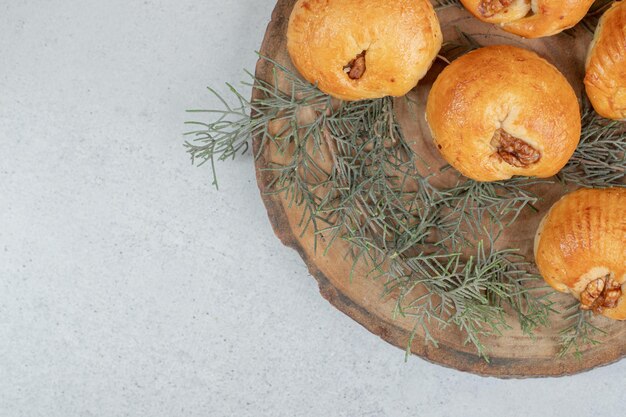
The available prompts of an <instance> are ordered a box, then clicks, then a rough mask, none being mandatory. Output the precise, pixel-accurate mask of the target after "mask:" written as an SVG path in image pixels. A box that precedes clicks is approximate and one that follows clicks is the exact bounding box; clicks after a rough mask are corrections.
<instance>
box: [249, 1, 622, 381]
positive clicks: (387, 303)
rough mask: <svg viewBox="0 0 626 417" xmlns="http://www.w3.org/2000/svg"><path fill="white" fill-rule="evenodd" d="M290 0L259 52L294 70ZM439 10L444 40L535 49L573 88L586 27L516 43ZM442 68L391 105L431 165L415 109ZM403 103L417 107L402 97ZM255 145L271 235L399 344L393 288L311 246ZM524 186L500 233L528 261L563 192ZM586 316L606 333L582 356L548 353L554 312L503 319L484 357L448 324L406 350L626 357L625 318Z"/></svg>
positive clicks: (349, 307)
mask: <svg viewBox="0 0 626 417" xmlns="http://www.w3.org/2000/svg"><path fill="white" fill-rule="evenodd" d="M295 2H296V0H278V3H277V5H276V8H275V10H274V13H273V15H272V21H271V22H270V24H269V26H268V28H267V32H266V34H265V39H264V41H263V45H262V47H261V50H260V52H261V55H262V56H266V57H268V58H271V59H273V60H274V61H277V62H279V63H281V64H282V65H285V66H286V67H287V68H290V69H292V70H294V71H295V69H293V66H292V64H291V61H290V58H289V55H288V53H287V49H286V32H287V25H288V21H289V16H290V13H291V10H292V8H293V5H294V4H295ZM438 14H439V19H440V22H441V25H442V29H443V32H444V42H446V41H453V40H455V39H457V38H458V33H459V32H458V30H461V31H463V32H465V33H467V34H469V35H471V36H472V37H473V38H474V39H475V40H476V41H477V42H478V43H479V44H480V45H483V46H486V45H493V44H511V45H517V46H521V47H525V48H527V49H531V50H534V51H536V52H537V53H539V54H540V55H541V56H543V57H545V58H546V59H548V60H549V61H551V62H552V63H553V64H554V65H556V66H557V67H558V68H559V69H560V70H561V72H563V73H564V74H565V76H566V77H567V78H568V80H569V81H570V83H571V84H572V85H573V86H574V87H575V89H576V90H577V94H579V96H580V95H581V94H582V89H583V87H582V86H583V84H582V80H583V77H584V57H585V53H586V50H587V47H588V44H589V42H590V41H591V34H589V33H588V32H586V31H585V30H584V29H574V30H573V31H572V32H571V33H562V34H560V35H557V36H553V37H549V38H545V39H538V40H525V39H522V38H519V37H516V36H514V35H511V34H508V33H506V32H504V31H502V30H500V29H499V28H497V27H495V26H493V25H489V24H484V23H482V22H479V21H478V20H476V19H474V18H473V17H472V16H471V15H470V14H469V13H467V12H466V11H465V10H462V9H459V8H456V7H449V8H446V9H443V10H441V11H440V12H439V13H438ZM443 67H444V64H443V62H441V61H439V62H436V63H435V64H434V65H433V67H432V69H431V71H430V72H429V73H428V75H427V76H426V78H424V80H422V81H421V82H420V84H419V85H418V86H417V87H416V88H415V89H414V90H413V91H412V92H411V93H409V95H410V96H411V97H410V98H411V99H412V100H404V99H398V100H396V103H395V111H396V116H397V117H398V120H399V122H400V124H401V126H402V130H403V133H404V135H405V137H406V138H407V140H409V141H411V142H413V143H414V144H415V147H416V149H417V152H418V153H419V154H420V156H421V157H422V158H424V159H426V160H428V162H430V165H431V166H433V167H435V169H436V167H438V166H441V165H443V164H444V162H443V161H442V160H441V158H440V156H439V154H438V153H437V151H436V150H434V149H433V148H432V146H431V137H430V134H429V132H428V128H427V126H426V122H425V120H424V116H423V114H424V107H425V102H426V97H427V95H428V91H429V89H430V86H431V85H432V83H433V82H434V80H435V79H436V77H437V75H438V73H439V72H440V71H441V70H442V69H443ZM256 76H257V77H259V78H261V79H264V80H266V81H271V80H272V79H273V76H274V74H273V73H272V65H271V64H270V63H268V62H267V61H265V60H263V59H261V60H260V61H259V63H258V65H257V69H256ZM258 97H260V92H259V91H257V90H255V91H254V92H253V99H254V98H258ZM410 102H413V103H416V104H409V103H410ZM410 106H413V108H410ZM260 143H261V141H260V138H258V137H257V138H254V147H255V154H259V155H260V157H259V158H258V159H257V160H256V172H257V180H258V184H259V188H260V190H261V194H262V197H263V201H264V203H265V206H266V208H267V211H268V215H269V218H270V220H271V222H272V225H273V227H274V231H275V233H276V235H277V236H278V237H279V238H280V239H281V241H282V242H283V243H284V244H285V245H287V246H289V247H291V248H293V249H295V250H297V251H298V253H299V254H300V256H301V257H302V259H303V260H304V261H305V262H306V264H307V266H308V268H309V271H310V272H311V274H312V275H313V276H314V277H315V279H316V280H317V281H318V283H319V287H320V291H321V294H322V295H323V296H324V297H325V298H326V299H327V300H328V301H330V303H331V304H332V305H334V306H335V307H336V308H338V309H339V310H341V311H342V312H344V313H345V314H347V315H348V316H350V317H351V318H352V319H354V320H356V321H357V322H358V323H360V324H361V325H363V326H364V327H365V328H367V329H368V330H369V331H371V332H372V333H374V334H376V335H378V336H380V337H381V338H382V339H384V340H385V341H387V342H389V343H391V344H393V345H396V346H398V347H400V348H402V349H405V348H406V346H407V343H408V340H409V336H410V334H411V331H412V329H413V324H412V322H411V320H410V319H407V318H399V317H392V312H393V309H394V305H395V300H394V299H393V296H392V295H390V296H387V297H386V298H382V296H381V295H382V294H383V283H382V282H380V281H375V280H372V279H367V278H359V275H362V276H365V270H364V269H363V270H362V274H358V273H357V274H356V275H355V276H356V278H354V279H353V280H352V281H350V279H349V274H350V270H351V268H352V261H351V260H349V259H345V258H344V254H345V253H346V250H347V246H346V245H347V243H345V242H343V241H335V242H334V243H333V246H332V248H331V250H330V251H329V252H328V253H327V254H324V253H323V252H324V251H323V250H318V251H315V250H314V245H313V242H314V239H313V233H312V232H310V231H307V232H305V233H304V234H303V233H302V229H301V228H300V226H299V222H300V219H301V217H302V214H303V213H302V209H301V208H300V207H296V206H294V205H291V206H289V204H288V203H287V202H286V201H285V200H284V199H283V198H282V197H281V196H278V195H276V194H270V193H268V192H269V191H270V190H269V185H270V182H271V180H272V174H271V173H269V172H268V171H267V170H264V168H267V167H268V166H269V164H270V162H280V160H279V157H278V156H277V155H276V153H275V152H273V151H272V149H271V148H270V147H267V148H266V149H259V147H260ZM533 191H535V192H536V193H537V194H538V195H541V196H542V200H541V201H540V203H539V205H538V208H539V213H531V212H530V210H528V213H526V214H524V215H523V216H522V217H521V218H520V219H519V220H518V221H517V222H516V223H515V224H514V225H513V227H512V228H511V230H507V231H506V235H505V236H504V239H503V240H502V243H501V245H504V246H508V247H512V248H518V249H520V250H521V251H522V253H523V254H524V255H526V256H527V259H532V239H533V236H534V232H535V230H536V228H537V225H538V223H539V221H540V219H541V217H542V216H543V215H544V214H545V212H546V210H547V209H548V208H549V207H550V206H551V205H552V204H553V203H554V202H555V201H556V200H557V199H558V198H560V197H561V196H562V195H563V193H564V192H565V190H564V188H563V186H561V185H557V186H545V185H544V186H541V188H537V189H535V190H533ZM357 272H358V267H357ZM556 301H557V304H558V305H557V307H563V306H566V305H571V303H572V301H573V299H572V298H570V297H569V296H566V295H562V296H561V295H558V296H557V297H556ZM511 320H513V318H512V319H511ZM594 320H595V321H596V324H597V325H598V326H600V327H602V328H603V329H605V330H606V331H607V334H606V335H601V336H600V337H601V339H602V341H603V343H602V344H600V345H597V346H594V347H591V348H588V350H587V351H585V352H584V356H583V358H582V359H581V360H579V359H577V358H575V357H574V356H572V355H569V356H567V357H565V358H563V359H558V358H557V353H558V351H559V347H560V346H559V342H560V341H559V332H560V330H561V329H562V328H563V323H558V322H557V320H556V319H555V320H553V321H554V323H553V326H552V327H551V328H548V329H542V330H539V331H538V332H537V334H536V338H535V339H531V338H529V337H527V336H525V335H523V334H522V332H521V330H519V326H517V325H516V323H514V322H513V321H512V322H511V324H512V327H513V330H511V331H508V332H506V333H505V334H504V335H503V336H500V337H493V338H490V339H489V340H486V341H485V343H486V344H487V345H488V346H489V347H490V362H486V361H485V360H484V359H482V358H480V357H479V356H478V355H477V354H476V352H475V350H474V348H473V347H472V346H471V345H465V344H464V343H463V341H464V336H463V335H462V334H461V333H460V332H459V331H458V330H457V329H455V328H453V327H450V328H448V329H446V330H445V331H442V330H438V329H437V328H434V329H432V333H433V336H434V337H435V339H437V340H438V341H439V347H435V346H433V345H430V344H426V343H425V342H424V335H423V334H421V333H418V334H417V336H416V337H415V339H414V340H413V342H412V344H411V351H412V352H413V353H414V354H416V355H418V356H421V357H422V358H424V359H426V360H428V361H431V362H434V363H438V364H441V365H443V366H447V367H451V368H455V369H458V370H461V371H466V372H472V373H475V374H479V375H485V376H496V377H501V378H526V377H543V376H562V375H569V374H575V373H579V372H583V371H586V370H589V369H592V368H594V367H597V366H601V365H606V364H609V363H612V362H615V361H617V360H619V359H621V358H622V357H624V356H625V355H626V324H624V323H619V322H612V321H610V320H608V319H605V318H603V317H597V318H595V319H594ZM399 360H400V359H399Z"/></svg>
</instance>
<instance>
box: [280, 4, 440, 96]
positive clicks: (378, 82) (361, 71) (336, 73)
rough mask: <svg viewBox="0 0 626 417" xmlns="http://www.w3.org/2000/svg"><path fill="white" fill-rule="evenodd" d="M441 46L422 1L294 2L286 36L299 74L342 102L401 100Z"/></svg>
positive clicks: (428, 6) (435, 21)
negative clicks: (381, 99) (399, 97)
mask: <svg viewBox="0 0 626 417" xmlns="http://www.w3.org/2000/svg"><path fill="white" fill-rule="evenodd" d="M441 40H442V34H441V28H440V26H439V20H438V19H437V15H436V14H435V11H434V9H433V7H432V5H431V4H430V1H428V0H368V1H362V0H334V1H329V0H299V1H298V2H297V3H296V5H295V6H294V8H293V11H292V13H291V18H290V20H289V29H288V31H287V49H288V50H289V55H290V56H291V60H292V61H293V64H294V65H295V66H296V68H297V69H298V71H300V74H302V76H303V77H304V78H305V79H307V80H308V81H309V82H311V83H317V85H318V87H319V89H320V90H322V91H323V92H325V93H327V94H330V95H331V96H333V97H336V98H340V99H343V100H362V99H368V98H380V97H385V96H403V95H405V94H406V93H408V92H409V91H410V90H411V89H412V88H413V87H415V85H417V82H418V81H419V80H420V79H421V78H422V77H423V76H424V75H425V74H426V72H427V71H428V69H429V68H430V66H431V65H432V63H433V61H434V59H435V58H436V56H437V53H438V52H439V49H440V48H441Z"/></svg>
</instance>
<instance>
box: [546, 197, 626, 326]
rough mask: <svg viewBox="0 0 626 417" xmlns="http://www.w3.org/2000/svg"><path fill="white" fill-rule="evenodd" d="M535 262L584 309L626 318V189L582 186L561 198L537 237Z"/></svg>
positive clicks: (611, 316) (559, 288)
mask: <svg viewBox="0 0 626 417" xmlns="http://www.w3.org/2000/svg"><path fill="white" fill-rule="evenodd" d="M535 261H536V262H537V266H538V267H539V271H540V272H541V275H542V276H543V278H544V279H545V280H546V282H547V283H548V284H550V285H551V286H552V287H553V288H554V289H556V290H558V291H561V292H569V293H571V294H573V295H574V296H575V297H576V298H578V299H579V300H580V304H581V308H582V309H584V310H593V311H594V312H596V313H598V314H602V315H604V316H606V317H609V318H612V319H616V320H626V300H625V298H626V297H625V295H626V294H625V293H624V291H625V290H626V189H625V188H609V189H604V190H594V189H582V190H579V191H576V192H574V193H572V194H569V195H566V196H565V197H563V198H562V199H561V200H560V201H559V202H557V203H556V204H555V205H554V206H553V207H552V208H551V209H550V211H549V213H548V214H547V216H546V217H545V218H544V220H543V221H542V223H541V225H540V226H539V230H538V231H537V236H536V238H535Z"/></svg>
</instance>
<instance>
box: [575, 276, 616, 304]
mask: <svg viewBox="0 0 626 417" xmlns="http://www.w3.org/2000/svg"><path fill="white" fill-rule="evenodd" d="M621 296H622V286H621V285H620V284H619V283H618V282H617V281H615V280H614V279H613V278H612V277H611V275H610V274H609V275H606V276H604V277H602V278H598V279H597V280H595V281H592V282H590V283H589V285H587V288H585V291H583V292H582V293H581V294H580V304H581V306H580V308H581V309H583V310H593V311H594V312H595V313H598V314H601V313H602V312H603V311H604V309H605V308H615V307H617V303H618V301H619V299H620V297H621Z"/></svg>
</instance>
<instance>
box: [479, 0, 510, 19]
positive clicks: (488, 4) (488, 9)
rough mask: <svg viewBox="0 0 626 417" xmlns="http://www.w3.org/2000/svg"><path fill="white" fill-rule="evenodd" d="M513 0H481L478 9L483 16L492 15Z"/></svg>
mask: <svg viewBox="0 0 626 417" xmlns="http://www.w3.org/2000/svg"><path fill="white" fill-rule="evenodd" d="M514 1H515V0H482V1H481V2H480V4H479V5H478V11H479V12H480V14H481V15H483V16H484V17H493V16H495V15H497V14H498V13H500V12H501V11H502V10H504V9H506V8H507V7H508V6H510V5H511V4H512V3H513V2H514Z"/></svg>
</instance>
